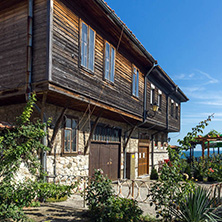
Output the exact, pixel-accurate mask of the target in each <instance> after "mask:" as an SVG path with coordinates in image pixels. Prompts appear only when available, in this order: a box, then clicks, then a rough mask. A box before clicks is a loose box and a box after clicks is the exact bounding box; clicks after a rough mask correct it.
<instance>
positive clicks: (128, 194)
mask: <svg viewBox="0 0 222 222" xmlns="http://www.w3.org/2000/svg"><path fill="white" fill-rule="evenodd" d="M113 187H114V190H115V194H116V195H117V196H119V197H124V198H127V199H133V200H137V201H138V202H141V203H148V201H149V193H150V182H149V181H142V180H118V181H117V183H113Z"/></svg>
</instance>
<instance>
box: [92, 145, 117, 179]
mask: <svg viewBox="0 0 222 222" xmlns="http://www.w3.org/2000/svg"><path fill="white" fill-rule="evenodd" d="M119 146H120V145H119V144H109V143H108V144H105V143H91V146H90V157H89V158H90V159H89V175H90V176H92V175H93V173H94V170H95V169H102V170H103V172H104V174H105V175H107V176H108V177H109V178H110V179H111V180H117V179H118V177H119V160H120V158H119Z"/></svg>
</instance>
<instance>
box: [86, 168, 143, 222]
mask: <svg viewBox="0 0 222 222" xmlns="http://www.w3.org/2000/svg"><path fill="white" fill-rule="evenodd" d="M86 191H87V195H86V201H87V205H88V206H89V210H90V216H91V217H92V218H93V219H94V221H104V222H105V221H106V222H113V221H116V222H130V221H132V222H137V221H138V222H139V221H140V217H141V215H142V210H141V209H140V208H139V207H138V204H137V202H136V201H134V200H129V199H126V198H120V197H116V196H115V195H114V192H113V189H112V185H111V180H109V179H108V178H107V177H106V176H104V175H103V174H102V170H95V174H94V176H93V178H92V179H91V180H90V183H89V185H88V187H87V188H86Z"/></svg>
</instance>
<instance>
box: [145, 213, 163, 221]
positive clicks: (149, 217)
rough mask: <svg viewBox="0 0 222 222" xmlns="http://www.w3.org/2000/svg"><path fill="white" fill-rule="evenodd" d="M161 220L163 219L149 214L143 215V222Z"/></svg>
mask: <svg viewBox="0 0 222 222" xmlns="http://www.w3.org/2000/svg"><path fill="white" fill-rule="evenodd" d="M160 221H161V219H157V218H155V217H152V216H150V215H148V214H147V215H146V216H141V222H160Z"/></svg>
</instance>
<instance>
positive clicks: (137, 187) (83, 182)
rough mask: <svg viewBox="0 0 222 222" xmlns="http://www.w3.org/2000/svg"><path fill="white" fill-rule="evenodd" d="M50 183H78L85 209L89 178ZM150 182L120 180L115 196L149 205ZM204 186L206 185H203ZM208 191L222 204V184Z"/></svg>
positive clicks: (58, 178)
mask: <svg viewBox="0 0 222 222" xmlns="http://www.w3.org/2000/svg"><path fill="white" fill-rule="evenodd" d="M47 180H48V182H54V183H61V184H67V185H71V184H74V183H75V182H78V185H77V187H76V188H75V189H74V190H73V193H74V194H81V195H82V197H83V207H85V197H86V187H87V184H88V182H89V180H90V177H88V176H75V175H56V176H48V177H47ZM151 183H152V182H150V181H143V180H128V179H125V180H124V179H122V180H121V179H119V180H118V181H115V182H113V183H112V186H113V188H114V191H115V195H116V196H119V197H123V198H127V199H133V200H137V201H138V202H139V203H149V201H150V200H151V196H150V195H149V194H150V186H151ZM203 186H204V185H203ZM207 189H209V190H211V197H212V198H215V199H216V202H217V203H218V205H219V204H222V183H217V184H212V185H210V187H208V188H207Z"/></svg>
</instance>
